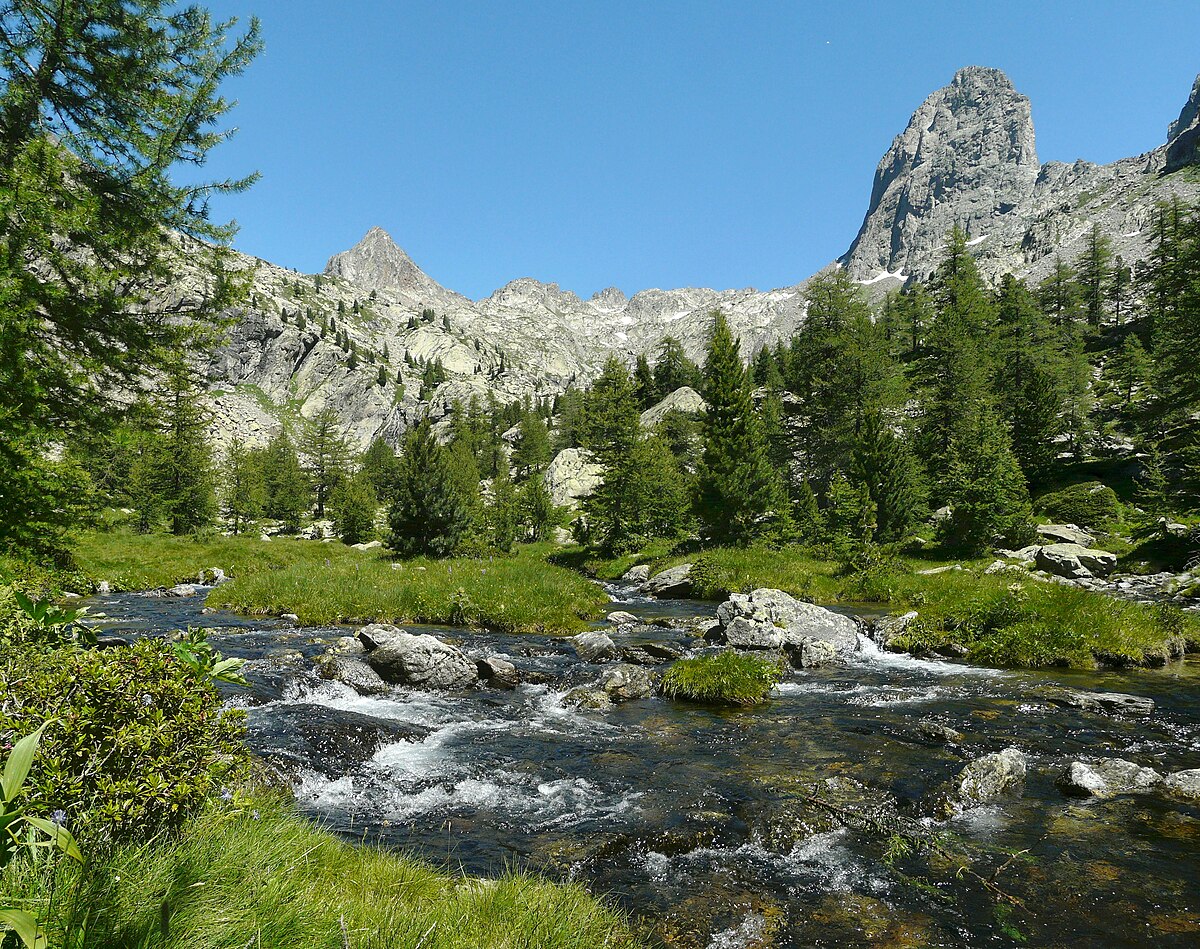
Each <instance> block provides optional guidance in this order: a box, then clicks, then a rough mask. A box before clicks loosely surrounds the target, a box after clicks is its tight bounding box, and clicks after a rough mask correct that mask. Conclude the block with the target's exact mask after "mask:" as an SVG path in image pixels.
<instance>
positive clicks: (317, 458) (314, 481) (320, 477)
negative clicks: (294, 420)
mask: <svg viewBox="0 0 1200 949" xmlns="http://www.w3.org/2000/svg"><path fill="white" fill-rule="evenodd" d="M340 428H341V423H340V422H339V421H338V417H337V415H336V414H335V413H334V411H333V409H331V408H328V407H327V408H324V409H322V410H321V411H320V412H319V413H318V414H317V415H316V416H315V417H314V418H313V419H312V420H310V421H309V423H308V424H307V425H306V426H305V431H304V438H303V441H302V443H301V449H302V451H303V453H304V457H305V462H306V466H307V469H308V476H309V482H310V484H311V485H312V491H313V498H314V500H315V501H316V515H317V517H318V518H323V517H324V516H325V505H326V504H328V503H329V498H330V496H331V495H332V494H333V492H334V489H336V488H337V486H338V485H339V484H341V483H342V481H343V480H344V479H345V478H346V473H347V469H348V468H349V464H350V446H349V445H348V444H347V443H346V440H345V438H343V437H342V434H341V431H340Z"/></svg>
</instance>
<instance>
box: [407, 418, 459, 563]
mask: <svg viewBox="0 0 1200 949" xmlns="http://www.w3.org/2000/svg"><path fill="white" fill-rule="evenodd" d="M470 523H471V518H470V512H469V511H468V509H467V505H466V504H465V502H464V499H463V498H462V496H461V495H460V493H459V489H458V486H457V485H456V484H455V481H454V477H453V475H452V473H451V471H450V469H449V466H448V464H447V462H446V457H445V452H444V450H443V449H442V447H441V446H440V445H439V444H438V443H437V439H436V438H434V436H433V431H432V430H431V428H430V425H429V420H428V419H423V420H422V421H420V422H419V423H418V424H417V425H416V427H414V428H413V429H412V430H411V431H410V432H409V433H408V436H407V437H406V438H405V440H404V451H403V452H402V453H401V456H400V468H399V471H398V473H397V478H396V495H395V498H394V499H393V501H392V504H391V508H390V509H389V511H388V525H389V527H390V528H391V539H390V542H389V544H390V546H391V548H392V549H393V550H395V551H396V552H397V553H399V554H400V555H401V556H405V557H416V556H423V555H424V556H432V557H446V556H449V555H450V554H452V553H453V552H454V550H455V549H456V548H457V547H458V546H459V544H461V543H462V541H463V539H464V538H465V537H466V534H467V531H468V529H469V527H470Z"/></svg>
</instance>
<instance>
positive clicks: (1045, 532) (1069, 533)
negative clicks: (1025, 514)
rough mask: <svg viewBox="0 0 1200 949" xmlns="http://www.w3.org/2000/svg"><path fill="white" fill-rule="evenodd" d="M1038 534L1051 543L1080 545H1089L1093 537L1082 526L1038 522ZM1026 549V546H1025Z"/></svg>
mask: <svg viewBox="0 0 1200 949" xmlns="http://www.w3.org/2000/svg"><path fill="white" fill-rule="evenodd" d="M1037 532H1038V535H1039V536H1041V537H1045V538H1046V539H1047V540H1049V541H1051V542H1052V543H1060V544H1078V545H1079V546H1080V547H1091V546H1092V543H1093V541H1094V538H1093V537H1092V535H1091V534H1090V533H1088V532H1087V531H1085V530H1084V529H1083V528H1082V527H1076V526H1075V525H1074V524H1039V525H1038V526H1037ZM1026 549H1028V548H1026Z"/></svg>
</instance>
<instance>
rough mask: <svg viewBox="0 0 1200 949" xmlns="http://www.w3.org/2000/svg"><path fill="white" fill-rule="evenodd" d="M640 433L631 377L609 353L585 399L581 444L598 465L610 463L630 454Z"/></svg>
mask: <svg viewBox="0 0 1200 949" xmlns="http://www.w3.org/2000/svg"><path fill="white" fill-rule="evenodd" d="M640 432H641V419H640V416H639V413H638V401H637V394H636V390H635V388H634V384H633V380H632V379H630V377H629V370H627V369H626V368H625V365H624V364H623V363H622V362H621V361H620V360H619V359H617V358H616V357H615V356H610V357H609V358H608V360H607V362H605V364H604V369H603V371H602V372H601V373H600V377H599V378H598V379H597V380H596V382H595V383H594V384H593V385H592V388H591V391H589V392H588V394H587V397H586V400H585V402H584V413H583V425H582V430H581V433H580V434H581V436H582V442H583V446H584V447H585V448H587V449H588V450H589V451H590V452H591V453H592V455H593V457H595V458H596V460H597V461H599V462H600V464H602V465H606V466H609V465H612V464H614V463H615V462H616V461H618V460H619V459H620V458H622V457H624V456H625V455H627V454H629V452H630V451H631V450H632V448H633V443H634V442H635V441H636V440H637V438H638V436H639V434H640Z"/></svg>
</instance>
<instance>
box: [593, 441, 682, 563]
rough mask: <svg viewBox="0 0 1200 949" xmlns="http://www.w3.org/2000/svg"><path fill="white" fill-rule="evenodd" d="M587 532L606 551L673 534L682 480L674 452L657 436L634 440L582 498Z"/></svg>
mask: <svg viewBox="0 0 1200 949" xmlns="http://www.w3.org/2000/svg"><path fill="white" fill-rule="evenodd" d="M584 510H585V512H586V513H587V518H588V523H589V526H590V527H591V531H592V536H593V537H594V538H595V539H596V541H598V546H599V547H600V548H601V549H602V550H604V551H605V552H606V553H609V554H616V553H623V552H625V551H628V550H632V549H636V548H638V547H641V546H642V545H644V544H645V542H646V541H647V540H649V539H651V538H654V537H677V536H679V534H680V533H682V531H683V529H684V525H685V523H686V519H687V512H688V496H687V485H686V483H685V481H684V478H683V475H682V473H681V472H680V470H679V465H678V463H677V462H676V460H675V456H674V455H673V454H672V453H671V450H670V448H668V447H667V445H666V443H665V442H663V440H662V439H660V438H658V437H657V436H653V435H651V436H646V437H642V438H639V439H638V440H637V441H635V442H634V444H633V447H632V448H631V449H630V450H629V452H628V453H627V454H626V455H624V456H623V457H621V458H619V459H616V460H614V462H613V464H612V465H611V466H610V467H609V468H608V469H607V470H606V472H605V477H604V481H603V483H602V484H601V485H600V486H599V487H598V488H597V489H596V491H595V492H594V493H593V494H592V495H591V496H590V497H588V498H587V500H586V501H585V502H584Z"/></svg>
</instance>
